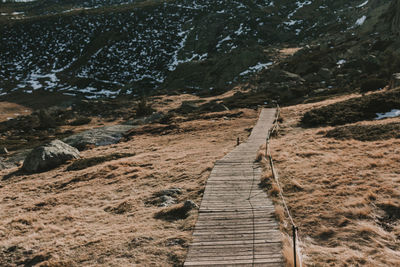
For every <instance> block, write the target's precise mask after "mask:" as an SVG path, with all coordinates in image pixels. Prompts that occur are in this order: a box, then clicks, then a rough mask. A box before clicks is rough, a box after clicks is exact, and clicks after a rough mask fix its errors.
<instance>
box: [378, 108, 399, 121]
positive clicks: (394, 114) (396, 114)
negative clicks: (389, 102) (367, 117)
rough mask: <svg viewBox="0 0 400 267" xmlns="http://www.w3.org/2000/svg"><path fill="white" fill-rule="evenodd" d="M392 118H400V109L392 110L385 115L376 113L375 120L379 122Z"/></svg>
mask: <svg viewBox="0 0 400 267" xmlns="http://www.w3.org/2000/svg"><path fill="white" fill-rule="evenodd" d="M394 117H400V109H392V110H391V111H389V112H386V113H376V118H375V120H381V119H385V118H394Z"/></svg>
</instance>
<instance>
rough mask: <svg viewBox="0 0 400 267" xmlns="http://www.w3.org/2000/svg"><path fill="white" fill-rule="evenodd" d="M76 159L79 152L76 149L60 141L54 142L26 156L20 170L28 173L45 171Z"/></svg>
mask: <svg viewBox="0 0 400 267" xmlns="http://www.w3.org/2000/svg"><path fill="white" fill-rule="evenodd" d="M78 158H79V151H78V150H77V149H76V148H74V147H72V146H70V145H68V144H66V143H64V142H62V141H60V140H54V141H51V142H50V143H49V144H46V145H43V146H39V147H37V148H35V149H33V150H32V151H31V152H30V153H29V154H28V155H27V156H26V158H25V161H24V164H23V166H22V169H23V170H24V171H26V172H30V173H35V172H41V171H47V170H50V169H53V168H55V167H57V166H59V165H61V164H63V163H65V162H66V161H68V160H72V159H78Z"/></svg>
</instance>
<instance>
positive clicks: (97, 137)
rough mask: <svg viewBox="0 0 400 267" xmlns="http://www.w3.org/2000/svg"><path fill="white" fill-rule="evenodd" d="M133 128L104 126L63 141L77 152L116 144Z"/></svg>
mask: <svg viewBox="0 0 400 267" xmlns="http://www.w3.org/2000/svg"><path fill="white" fill-rule="evenodd" d="M133 128H134V126H132V125H113V126H105V127H102V128H95V129H92V130H88V131H85V132H82V133H78V134H74V135H72V136H69V137H67V138H65V139H63V141H64V142H65V143H67V144H69V145H70V146H73V147H75V148H77V149H79V150H84V149H86V148H88V147H90V146H106V145H111V144H116V143H118V142H119V140H121V138H122V137H123V135H124V134H125V133H127V132H128V131H129V130H132V129H133Z"/></svg>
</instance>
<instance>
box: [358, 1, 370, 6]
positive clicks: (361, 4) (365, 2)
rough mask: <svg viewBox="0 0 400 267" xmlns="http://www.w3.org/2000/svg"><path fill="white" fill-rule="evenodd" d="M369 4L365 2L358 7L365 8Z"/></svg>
mask: <svg viewBox="0 0 400 267" xmlns="http://www.w3.org/2000/svg"><path fill="white" fill-rule="evenodd" d="M367 4H368V0H367V1H365V2H364V3H362V4H360V5H358V6H357V7H363V6H365V5H367Z"/></svg>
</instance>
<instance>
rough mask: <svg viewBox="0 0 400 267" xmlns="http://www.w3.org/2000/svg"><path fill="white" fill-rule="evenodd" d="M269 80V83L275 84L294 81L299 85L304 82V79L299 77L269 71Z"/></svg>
mask: <svg viewBox="0 0 400 267" xmlns="http://www.w3.org/2000/svg"><path fill="white" fill-rule="evenodd" d="M269 78H270V81H271V82H277V83H282V82H288V81H294V82H296V83H299V84H301V83H303V82H304V79H303V78H301V77H300V75H298V74H295V73H291V72H288V71H284V70H271V72H270V76H269Z"/></svg>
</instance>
